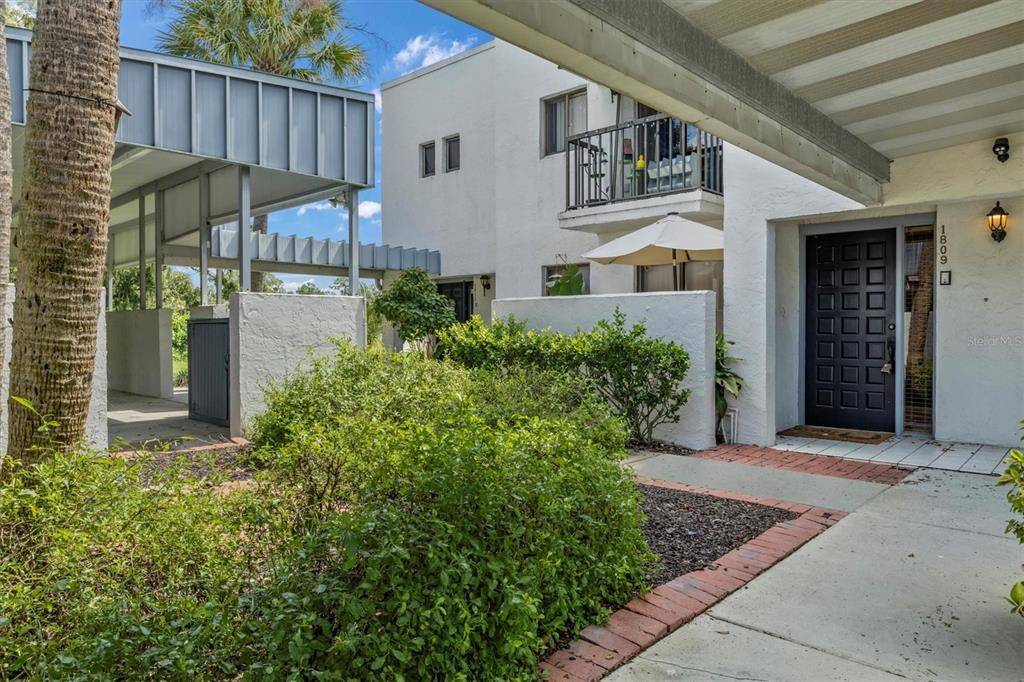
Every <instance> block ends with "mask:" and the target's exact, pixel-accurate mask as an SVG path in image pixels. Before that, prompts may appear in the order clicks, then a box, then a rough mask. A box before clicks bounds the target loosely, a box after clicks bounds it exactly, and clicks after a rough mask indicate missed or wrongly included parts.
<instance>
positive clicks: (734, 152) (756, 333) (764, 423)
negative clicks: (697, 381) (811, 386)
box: [724, 144, 859, 445]
mask: <svg viewBox="0 0 1024 682" xmlns="http://www.w3.org/2000/svg"><path fill="white" fill-rule="evenodd" d="M724 164H725V171H724V173H725V178H726V192H725V275H724V276H725V284H724V290H725V325H724V330H725V336H726V338H727V339H729V340H731V341H734V342H735V345H734V346H733V347H732V354H733V355H735V356H736V357H737V358H739V362H737V363H736V365H735V369H736V371H737V372H738V373H739V374H740V375H741V376H742V377H743V379H744V380H745V381H746V387H745V388H744V389H743V391H742V392H741V393H740V396H739V398H738V399H737V400H736V401H735V407H736V408H737V409H738V411H739V436H738V437H739V441H740V442H742V443H754V444H757V445H766V444H771V443H774V442H775V432H776V423H775V419H776V411H775V397H776V377H775V368H776V357H775V352H776V351H775V343H776V339H775V327H776V325H775V319H776V316H777V315H779V314H780V313H782V314H787V309H786V308H785V307H784V308H783V309H782V310H777V309H776V300H775V287H776V278H775V275H776V272H778V270H776V269H775V268H776V252H777V251H778V250H779V249H784V250H787V251H791V250H792V242H791V240H790V241H784V242H783V243H781V244H777V243H776V233H775V230H774V229H772V226H771V225H770V224H769V221H770V220H772V219H774V218H783V217H786V216H793V215H803V214H810V213H824V212H828V211H842V210H849V209H852V208H857V207H859V204H857V203H856V202H854V201H852V200H850V199H847V198H846V197H843V196H841V195H840V194H837V193H836V192H833V191H831V190H829V189H826V188H825V187H822V186H821V185H817V184H815V183H813V182H811V181H810V180H807V179H805V178H802V177H800V176H799V175H797V174H796V173H793V172H792V171H788V170H786V169H784V168H782V167H780V166H776V165H775V164H773V163H771V162H769V161H765V160H764V159H762V158H760V157H757V156H754V155H753V154H751V153H749V152H746V151H744V150H742V149H740V148H739V147H736V146H734V145H731V144H726V145H725V160H724ZM793 253H797V254H798V253H799V250H796V251H793ZM792 272H793V271H792V270H789V271H786V272H783V273H781V276H782V277H783V278H786V277H792ZM795 272H797V273H799V269H796V270H795Z"/></svg>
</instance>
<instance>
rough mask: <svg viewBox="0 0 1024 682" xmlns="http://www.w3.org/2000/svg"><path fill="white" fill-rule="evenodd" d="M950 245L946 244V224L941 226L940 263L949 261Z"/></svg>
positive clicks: (943, 263)
mask: <svg viewBox="0 0 1024 682" xmlns="http://www.w3.org/2000/svg"><path fill="white" fill-rule="evenodd" d="M948 254H949V246H948V245H947V244H946V226H945V225H943V226H942V227H941V228H939V264H940V265H946V264H947V263H949V255H948Z"/></svg>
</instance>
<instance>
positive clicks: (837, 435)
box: [779, 425, 896, 445]
mask: <svg viewBox="0 0 1024 682" xmlns="http://www.w3.org/2000/svg"><path fill="white" fill-rule="evenodd" d="M779 435H780V436H789V437H791V438H823V439H825V440H842V441H847V442H849V443H864V444H865V445H878V444H879V443H881V442H883V441H884V440H885V439H887V438H892V437H893V436H894V435H896V434H894V433H889V432H887V431H858V430H857V429H837V428H833V427H828V426H806V425H804V426H794V427H793V428H791V429H786V430H785V431H779Z"/></svg>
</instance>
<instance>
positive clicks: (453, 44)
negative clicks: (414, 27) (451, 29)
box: [394, 33, 476, 73]
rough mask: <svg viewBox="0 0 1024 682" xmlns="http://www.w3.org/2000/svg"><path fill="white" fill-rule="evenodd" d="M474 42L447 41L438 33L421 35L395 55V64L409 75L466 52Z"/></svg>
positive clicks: (473, 40)
mask: <svg viewBox="0 0 1024 682" xmlns="http://www.w3.org/2000/svg"><path fill="white" fill-rule="evenodd" d="M474 42H476V38H475V37H473V38H469V39H468V40H447V39H445V38H443V37H441V36H439V35H437V34H436V33H433V34H430V35H423V34H420V35H418V36H416V37H415V38H410V39H409V40H407V41H406V42H405V47H403V48H402V49H401V50H399V51H398V54H396V55H395V58H394V62H395V65H396V66H398V68H399V69H401V70H402V73H409V72H410V71H415V70H416V69H422V68H423V67H425V66H430V65H431V64H435V63H437V62H439V61H441V60H442V59H448V58H449V57H454V56H455V55H457V54H459V53H460V52H465V51H466V50H467V49H469V48H470V47H471V46H472V45H473V43H474Z"/></svg>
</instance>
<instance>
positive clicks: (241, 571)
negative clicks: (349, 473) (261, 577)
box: [0, 453, 280, 680]
mask: <svg viewBox="0 0 1024 682" xmlns="http://www.w3.org/2000/svg"><path fill="white" fill-rule="evenodd" d="M147 471H148V472H149V473H146V472H147ZM201 483H203V482H199V481H197V480H195V479H193V478H192V477H190V476H188V475H187V473H186V472H185V471H184V470H182V469H180V468H178V467H171V468H170V469H169V470H167V471H166V472H164V473H162V474H153V473H152V470H151V469H150V468H149V467H147V466H146V460H145V459H140V460H136V461H134V462H129V461H126V460H124V459H121V458H116V457H110V456H109V455H106V454H105V453H104V454H90V453H74V454H70V455H65V454H61V453H54V454H53V455H52V457H48V458H47V459H46V461H45V462H44V463H42V464H37V465H34V466H33V467H31V468H26V469H20V470H18V474H17V475H16V476H15V477H12V478H9V479H8V480H6V481H4V483H3V484H2V485H0V678H3V679H10V678H14V679H17V678H31V679H142V678H161V679H181V680H185V679H194V678H197V677H198V678H204V677H205V678H207V679H211V678H223V677H231V676H233V675H235V674H237V672H238V671H239V670H240V669H241V667H242V666H243V665H244V662H245V660H246V655H245V651H246V648H247V647H248V646H250V645H248V643H247V642H246V638H247V637H248V634H247V631H246V628H245V627H244V623H243V620H242V619H243V618H244V617H245V609H244V608H243V605H244V603H245V602H244V601H240V599H239V597H240V595H245V594H247V593H250V592H251V589H252V588H251V579H253V578H254V576H256V577H258V573H254V572H253V571H252V570H250V569H247V568H246V567H247V566H250V565H251V566H257V565H259V564H260V563H261V561H262V559H261V557H262V556H263V555H266V553H267V547H268V544H272V543H274V542H277V541H278V540H279V539H280V537H279V536H277V535H275V530H274V528H273V525H272V524H269V523H260V524H258V530H256V526H254V524H253V523H252V519H254V518H255V519H258V518H260V513H259V512H258V506H257V507H254V505H253V504H252V503H251V502H250V501H249V499H248V498H246V497H244V496H237V497H228V496H219V495H211V494H210V492H209V488H208V487H206V485H201ZM205 483H206V484H209V483H211V481H206V482H205Z"/></svg>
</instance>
